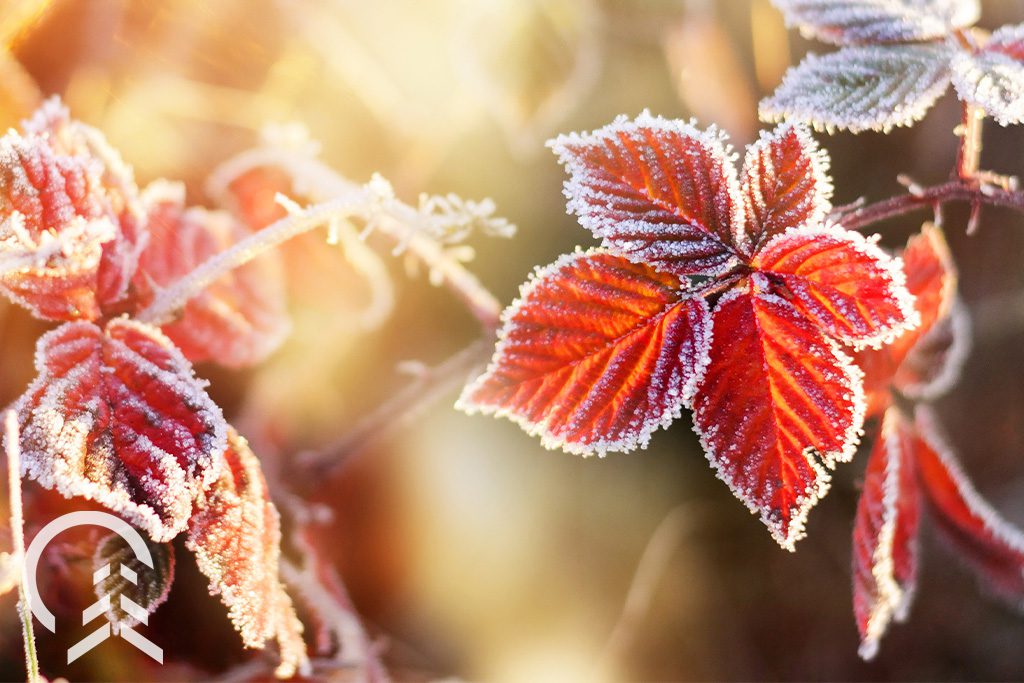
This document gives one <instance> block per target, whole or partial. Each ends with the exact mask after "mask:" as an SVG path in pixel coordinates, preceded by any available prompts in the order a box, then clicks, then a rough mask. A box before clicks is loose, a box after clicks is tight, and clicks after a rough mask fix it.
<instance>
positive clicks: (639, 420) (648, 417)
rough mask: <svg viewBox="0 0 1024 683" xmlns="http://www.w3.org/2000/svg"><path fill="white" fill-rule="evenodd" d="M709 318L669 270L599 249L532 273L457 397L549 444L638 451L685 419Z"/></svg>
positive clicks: (470, 408)
mask: <svg viewBox="0 0 1024 683" xmlns="http://www.w3.org/2000/svg"><path fill="white" fill-rule="evenodd" d="M710 328H711V324H710V316H709V314H708V307H707V304H706V303H705V301H704V300H703V299H702V298H689V297H688V296H687V292H686V289H685V286H684V284H683V283H681V282H680V281H679V280H678V279H677V278H675V277H674V276H672V275H667V274H664V273H659V272H657V271H655V270H653V269H651V268H649V267H648V266H644V265H641V264H635V263H632V262H630V261H628V260H626V259H624V258H622V257H620V256H615V255H613V254H609V253H606V252H602V251H590V252H577V253H575V254H571V255H568V256H563V257H562V258H561V259H559V260H558V261H556V262H555V263H554V264H552V265H550V266H548V267H546V268H543V269H540V270H538V271H537V273H536V275H535V277H534V278H533V280H531V281H530V282H529V283H527V284H526V285H525V286H524V287H523V290H522V293H521V296H520V299H519V301H517V302H515V303H513V304H512V305H511V306H510V307H509V308H508V309H507V310H506V311H505V315H504V326H503V328H502V331H501V341H500V342H499V343H498V347H497V349H496V351H495V354H494V358H493V360H492V361H491V364H490V366H489V367H488V368H487V371H486V372H485V373H484V374H483V375H482V376H481V377H480V378H479V379H477V380H476V381H475V382H473V383H472V384H470V385H469V386H468V387H467V388H466V390H465V391H464V392H463V394H462V397H461V398H460V399H459V404H458V406H459V408H461V409H462V410H465V411H467V412H469V413H474V412H483V413H491V414H496V415H499V416H504V417H508V418H510V419H512V420H513V421H515V422H516V423H518V424H520V425H521V426H522V427H524V428H525V429H526V430H527V431H529V432H530V433H532V434H539V435H540V436H541V439H542V443H543V444H544V445H545V446H546V447H548V448H562V449H564V450H566V451H569V452H572V453H580V454H584V455H589V454H593V453H597V454H602V455H603V454H604V453H606V452H609V451H628V450H632V449H634V448H637V447H638V446H639V447H641V448H642V447H645V446H646V445H647V442H648V441H649V439H650V435H651V433H652V432H653V431H654V430H656V429H657V428H658V427H663V426H667V425H668V424H669V423H670V422H671V421H672V420H673V419H675V418H676V417H678V416H679V415H680V412H681V411H682V408H683V407H684V405H686V404H687V402H688V400H689V398H690V397H691V396H692V394H693V392H694V390H695V388H696V385H697V383H698V382H699V381H700V378H701V376H702V375H703V372H704V367H705V365H706V363H707V348H708V344H709V342H710Z"/></svg>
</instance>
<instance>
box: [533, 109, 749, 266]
mask: <svg viewBox="0 0 1024 683" xmlns="http://www.w3.org/2000/svg"><path fill="white" fill-rule="evenodd" d="M549 145H550V146H551V148H552V149H553V150H554V151H555V153H556V154H558V157H559V160H560V161H561V162H562V163H563V164H565V167H566V170H567V171H568V172H569V180H567V181H566V182H565V196H566V197H567V198H568V199H569V202H568V207H569V211H570V212H572V213H575V214H577V215H578V216H579V219H580V223H581V224H582V225H583V227H585V228H587V229H588V230H590V231H591V232H593V233H594V235H595V236H597V237H599V238H601V239H602V241H603V244H604V246H605V247H607V248H609V249H611V250H614V251H616V252H617V253H619V254H621V255H623V256H625V257H627V258H629V259H630V260H632V261H635V262H643V263H647V264H648V265H650V266H653V267H655V268H658V269H659V270H662V271H664V272H668V273H673V274H675V275H715V274H718V273H720V272H722V271H723V270H725V269H727V268H728V267H729V266H730V265H733V264H734V263H735V262H736V253H735V249H734V248H733V244H734V243H735V239H734V236H735V235H736V234H738V231H739V230H740V229H741V226H742V221H743V214H742V209H743V207H742V202H741V199H740V192H739V182H738V180H737V177H736V169H735V168H734V167H733V165H732V160H731V158H730V155H729V151H728V150H727V149H726V147H725V145H724V143H723V138H722V136H721V135H720V134H719V133H718V132H717V130H716V129H714V128H713V127H712V128H711V129H709V130H707V131H700V130H697V129H696V128H694V127H693V125H692V124H688V123H683V122H681V121H670V120H667V119H663V118H661V117H654V116H651V115H650V114H648V113H647V112H644V113H642V114H641V115H640V116H638V117H637V118H636V119H635V120H633V121H630V120H628V119H626V118H625V117H619V118H617V119H616V120H615V122H614V123H612V124H610V125H608V126H605V127H604V128H601V129H599V130H596V131H594V132H593V133H588V134H583V135H580V134H577V133H573V134H571V135H561V136H559V137H557V138H555V139H554V140H552V141H551V142H550V143H549Z"/></svg>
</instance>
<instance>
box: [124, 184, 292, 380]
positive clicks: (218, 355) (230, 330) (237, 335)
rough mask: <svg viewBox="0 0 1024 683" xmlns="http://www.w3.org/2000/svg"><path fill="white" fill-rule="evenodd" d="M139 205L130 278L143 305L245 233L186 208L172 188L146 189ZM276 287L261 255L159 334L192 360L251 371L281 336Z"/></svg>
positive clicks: (284, 325)
mask: <svg viewBox="0 0 1024 683" xmlns="http://www.w3.org/2000/svg"><path fill="white" fill-rule="evenodd" d="M144 200H145V202H146V206H147V210H148V215H149V226H148V228H149V235H150V236H149V246H148V247H147V248H146V250H145V252H143V254H142V258H141V260H140V263H139V271H138V273H137V274H136V278H135V280H136V287H137V288H138V290H139V291H140V292H141V293H142V294H141V295H140V298H141V299H142V300H143V301H146V300H147V299H148V298H150V297H151V296H152V294H153V293H154V291H155V290H158V289H160V288H162V287H166V286H169V285H170V284H171V283H173V282H175V281H176V280H178V279H180V278H182V277H185V276H186V275H188V274H189V273H190V272H191V271H192V270H194V269H195V268H196V267H197V266H199V265H200V264H202V263H203V262H204V261H206V260H207V259H208V258H210V257H211V256H214V255H215V254H217V253H219V252H221V251H223V250H225V249H227V248H228V247H230V246H231V245H232V244H234V243H235V242H237V241H238V240H240V239H242V238H244V237H246V236H247V235H248V230H246V228H244V227H243V226H242V225H241V224H239V223H238V222H237V221H235V220H234V218H233V217H232V216H230V215H229V214H227V213H224V212H220V211H207V210H205V209H201V208H188V209H186V208H185V206H184V188H183V187H182V186H180V185H172V184H170V183H159V184H156V185H152V186H150V187H149V188H147V190H146V193H145V196H144ZM284 289H285V287H284V275H283V270H282V268H281V265H280V263H279V261H278V257H277V255H276V254H274V253H271V252H268V253H267V254H264V255H262V256H260V257H259V258H256V259H254V260H252V261H250V262H248V263H246V264H245V265H243V266H240V267H239V268H235V269H234V270H232V271H231V272H229V273H227V274H225V275H224V276H222V277H221V278H220V279H219V280H217V281H216V282H214V283H213V284H212V285H210V286H209V287H207V288H206V289H205V290H204V291H203V292H202V293H201V294H199V295H198V296H195V297H193V298H192V299H191V300H190V301H189V302H188V303H187V304H186V305H185V308H184V310H183V311H182V313H181V315H180V316H179V317H178V318H177V319H176V320H174V321H173V322H170V323H168V324H166V325H164V326H163V328H162V329H163V331H164V333H165V334H166V335H167V336H168V337H170V338H171V340H172V341H173V342H174V343H175V344H177V346H178V348H180V349H181V351H182V353H184V354H185V356H186V357H187V358H188V359H189V360H191V361H193V362H199V361H205V360H213V361H216V362H218V363H220V364H222V365H226V366H228V367H242V366H247V365H252V364H254V363H257V362H259V361H261V360H263V359H264V358H266V357H267V356H268V355H269V354H270V353H272V352H273V351H274V350H275V349H276V348H277V347H278V346H279V345H280V344H281V342H282V341H283V340H284V338H285V336H286V335H287V333H288V330H289V321H288V315H287V311H286V309H285V291H284Z"/></svg>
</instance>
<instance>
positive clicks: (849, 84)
mask: <svg viewBox="0 0 1024 683" xmlns="http://www.w3.org/2000/svg"><path fill="white" fill-rule="evenodd" d="M952 56H953V50H952V48H950V47H949V46H946V45H894V46H885V47H881V46H865V47H847V48H843V49H841V50H839V51H838V52H833V53H831V54H827V55H825V56H823V57H820V56H818V55H814V54H809V55H807V57H806V58H805V59H804V61H803V62H801V63H800V64H799V65H798V66H796V67H795V68H793V69H790V70H789V72H788V73H787V74H786V76H785V78H783V80H782V85H780V86H779V87H778V89H776V91H775V92H774V93H773V94H772V95H771V96H770V97H768V98H767V99H765V100H763V101H762V102H761V106H760V109H759V113H760V116H761V118H762V119H763V120H765V121H781V120H790V121H801V122H805V123H809V124H811V125H813V126H814V127H815V128H816V129H818V130H827V131H828V132H830V133H831V132H834V131H835V130H849V131H851V132H854V133H858V132H860V131H864V130H875V131H881V132H889V131H890V130H891V129H892V128H894V127H896V126H910V125H912V124H913V123H914V122H915V121H918V120H920V119H921V118H922V117H923V116H924V115H925V113H926V112H927V111H928V109H929V108H931V106H932V105H933V104H934V103H935V100H937V99H938V98H939V97H940V96H941V95H942V94H943V93H944V92H945V91H946V89H947V88H948V87H949V81H950V60H951V59H952Z"/></svg>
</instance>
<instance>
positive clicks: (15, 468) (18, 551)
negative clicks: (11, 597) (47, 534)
mask: <svg viewBox="0 0 1024 683" xmlns="http://www.w3.org/2000/svg"><path fill="white" fill-rule="evenodd" d="M4 435H5V437H6V441H7V484H8V496H9V497H10V506H11V540H12V541H13V544H14V557H15V559H16V560H17V562H18V564H20V565H22V566H21V571H20V572H19V577H18V612H19V614H20V615H21V635H22V638H23V640H24V644H25V669H26V672H27V674H28V681H29V683H38V681H39V658H38V657H37V656H36V636H35V633H34V632H33V630H32V610H31V608H30V607H29V604H28V591H26V590H25V576H24V563H25V520H24V516H23V514H22V506H21V445H20V436H19V434H18V417H17V414H16V413H15V412H14V411H13V410H8V411H7V412H6V413H5V415H4Z"/></svg>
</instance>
